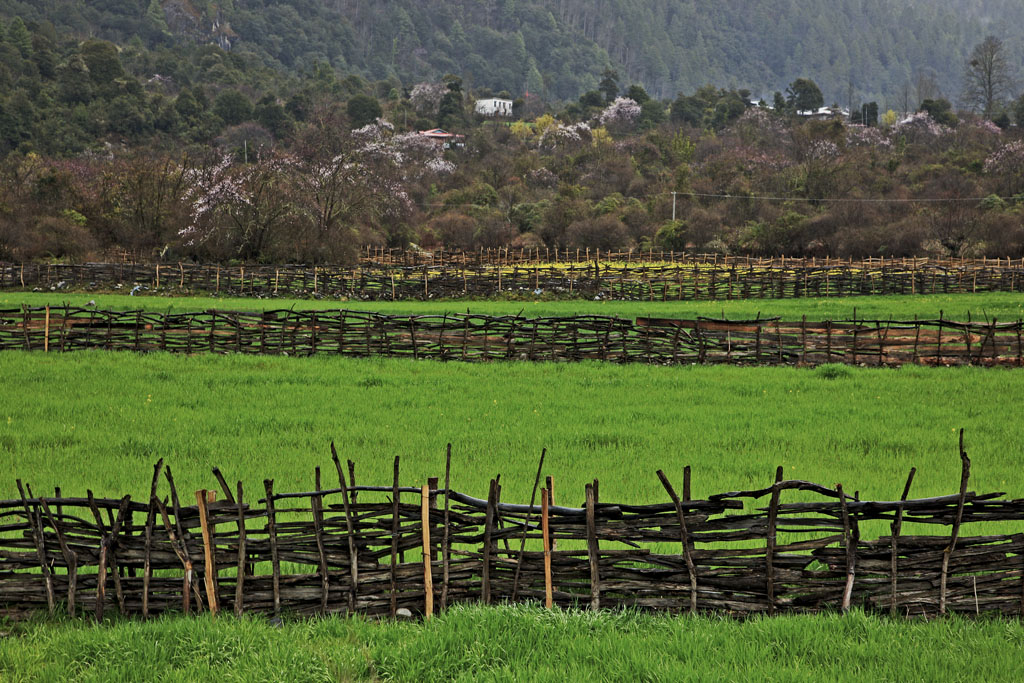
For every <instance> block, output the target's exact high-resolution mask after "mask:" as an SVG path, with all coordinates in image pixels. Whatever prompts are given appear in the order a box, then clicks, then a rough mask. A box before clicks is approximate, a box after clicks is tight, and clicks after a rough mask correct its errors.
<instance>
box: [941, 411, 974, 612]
mask: <svg viewBox="0 0 1024 683" xmlns="http://www.w3.org/2000/svg"><path fill="white" fill-rule="evenodd" d="M970 476H971V459H970V458H968V457H967V452H966V451H964V430H963V429H961V430H960V495H959V496H958V497H957V503H956V517H955V519H954V520H953V530H952V532H951V534H950V538H949V545H948V546H946V548H945V550H943V551H942V573H941V574H940V576H939V614H945V613H946V580H947V578H948V576H949V558H950V556H952V554H953V551H954V550H956V542H957V538H958V537H959V536H960V522H961V520H962V519H963V516H964V503H965V502H966V499H967V480H968V479H969V478H970Z"/></svg>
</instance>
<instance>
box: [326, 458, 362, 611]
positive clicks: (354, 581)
mask: <svg viewBox="0 0 1024 683" xmlns="http://www.w3.org/2000/svg"><path fill="white" fill-rule="evenodd" d="M331 459H332V460H334V468H335V469H336V470H338V483H339V484H340V485H341V503H342V505H343V506H344V508H345V532H346V535H347V536H348V572H349V577H348V578H349V593H348V612H349V614H353V613H354V612H355V611H356V599H357V593H358V589H359V554H358V550H357V549H356V541H355V532H354V530H353V528H352V509H351V506H350V505H349V500H348V487H347V486H346V485H345V474H344V473H343V472H342V471H341V460H339V459H338V451H337V450H336V449H335V448H334V442H333V441H332V442H331ZM349 464H350V465H351V464H352V461H351V460H349ZM354 480H355V477H353V481H354ZM354 504H355V493H353V494H352V505H354Z"/></svg>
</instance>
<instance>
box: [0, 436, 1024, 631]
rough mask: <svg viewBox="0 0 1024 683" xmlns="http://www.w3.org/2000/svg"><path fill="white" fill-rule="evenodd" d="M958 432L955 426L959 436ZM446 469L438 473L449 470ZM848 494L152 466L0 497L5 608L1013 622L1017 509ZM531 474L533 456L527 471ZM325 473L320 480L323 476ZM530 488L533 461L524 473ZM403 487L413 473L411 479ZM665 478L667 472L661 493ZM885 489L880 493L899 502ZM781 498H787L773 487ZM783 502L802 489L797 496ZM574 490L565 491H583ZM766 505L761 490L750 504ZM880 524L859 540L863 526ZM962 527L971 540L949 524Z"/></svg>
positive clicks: (1019, 551)
mask: <svg viewBox="0 0 1024 683" xmlns="http://www.w3.org/2000/svg"><path fill="white" fill-rule="evenodd" d="M961 444H962V435H961ZM448 462H449V465H447V466H446V469H445V478H446V480H448V479H449V477H450V450H449V461H448ZM961 465H962V474H961V478H960V488H959V491H958V492H957V493H954V494H952V495H946V496H938V497H931V498H917V499H913V498H909V495H908V494H909V491H910V489H911V484H912V481H913V478H914V471H913V470H911V472H910V476H909V477H908V479H907V482H906V485H905V487H904V488H903V493H902V497H900V498H899V499H894V500H891V501H862V500H859V499H858V498H857V496H856V495H854V496H851V495H849V494H848V493H844V491H843V487H842V486H841V485H837V486H835V487H834V488H833V487H825V486H820V485H817V484H813V483H810V482H806V481H797V480H783V479H782V468H779V470H778V472H777V473H776V478H775V481H774V483H771V484H769V485H768V486H766V487H765V488H763V489H760V490H754V491H731V492H724V493H720V494H717V495H711V496H709V497H708V498H707V499H704V500H694V499H691V496H690V474H689V473H690V470H689V468H688V467H687V468H685V469H684V471H683V477H682V482H681V483H682V487H681V489H680V491H679V492H677V491H676V489H675V487H674V486H673V484H672V483H671V481H670V477H669V476H667V475H665V474H664V473H663V472H661V471H659V472H657V476H658V477H659V478H660V480H661V483H662V485H663V488H664V490H665V499H664V501H663V502H660V503H654V504H645V505H636V504H628V503H621V502H606V501H604V500H602V499H601V498H600V496H599V489H598V484H599V482H598V481H596V480H595V481H594V482H593V483H592V484H588V485H587V486H586V487H585V490H584V491H579V492H575V493H573V494H568V495H567V494H564V493H562V494H560V495H561V496H562V497H565V498H571V499H572V501H569V500H566V501H561V502H574V503H577V505H578V506H577V505H573V506H568V507H567V506H562V505H557V504H556V503H555V499H554V492H553V491H554V482H553V480H552V478H551V477H547V478H546V479H545V482H544V486H543V488H541V489H540V491H539V492H538V491H537V489H536V486H535V488H534V497H533V500H531V502H530V503H529V504H509V503H506V502H503V501H502V497H501V485H500V484H499V483H498V482H499V480H498V479H497V478H495V479H493V480H491V483H490V486H489V489H488V492H487V494H486V498H476V497H472V496H468V495H465V494H461V493H458V492H456V491H455V490H453V489H452V488H451V487H450V485H449V486H444V487H441V486H439V485H438V479H429V480H428V481H427V482H424V483H423V485H422V486H408V484H409V483H410V482H405V484H406V485H404V486H399V480H400V476H399V459H398V458H395V463H394V478H393V480H392V482H391V484H390V485H384V486H357V485H356V483H355V466H354V464H353V463H352V462H351V461H349V463H348V469H347V473H346V470H345V469H344V468H343V466H342V464H341V462H340V460H338V459H337V456H335V459H334V467H333V468H332V475H331V479H332V480H333V482H336V485H335V484H333V483H332V484H327V485H326V486H325V484H324V482H322V481H321V477H320V470H319V468H317V469H316V471H315V473H312V474H313V477H312V482H311V483H313V484H314V485H315V486H314V489H313V490H311V491H308V492H296V493H280V492H277V491H275V489H274V482H273V481H272V480H266V481H265V482H264V486H263V490H261V491H258V492H255V493H254V492H251V491H244V490H243V486H242V484H241V482H239V483H238V484H236V486H234V487H229V486H228V484H227V482H226V480H225V478H224V476H223V475H222V474H221V472H220V471H219V470H217V469H214V471H213V473H214V475H215V477H216V482H217V483H218V484H219V486H218V488H219V494H218V492H217V491H214V490H213V489H210V490H201V491H197V492H195V497H194V498H191V497H183V496H181V495H179V492H178V490H177V489H176V488H175V485H174V479H173V477H172V476H171V471H170V468H169V467H167V468H164V467H163V463H162V461H161V462H158V463H157V464H156V466H155V467H154V470H153V478H152V483H151V487H150V496H149V498H148V500H142V501H135V500H132V499H131V497H130V496H123V497H120V498H97V497H94V495H93V494H92V492H91V491H90V492H88V494H87V496H86V497H84V498H72V497H65V496H62V495H61V493H60V490H59V489H58V490H57V491H56V492H55V493H54V495H53V496H52V497H51V496H41V495H39V494H38V493H37V492H33V491H32V489H31V487H30V486H22V483H21V481H18V488H19V491H20V493H21V496H20V498H19V499H15V500H6V501H0V528H2V530H3V533H2V534H0V614H4V615H6V616H10V617H22V616H25V615H27V614H30V613H32V612H37V611H42V610H49V611H50V612H51V613H54V612H57V611H67V612H68V613H70V614H72V615H74V614H76V611H78V612H79V613H81V612H86V613H92V614H94V615H95V616H96V617H97V618H102V616H103V614H104V613H105V612H106V611H114V610H116V611H117V612H119V613H120V614H124V615H140V616H143V617H148V616H152V615H155V614H157V613H161V612H166V611H180V612H185V613H189V612H198V611H212V612H214V613H216V612H217V611H231V612H234V613H235V614H239V615H240V614H243V613H264V614H281V613H293V614H319V613H344V614H351V613H359V614H365V615H371V616H387V615H390V616H395V615H396V614H398V613H399V610H402V609H405V610H408V611H409V612H410V613H413V614H420V615H424V616H426V617H428V618H429V616H430V615H431V614H433V613H434V612H435V610H436V609H438V608H440V609H443V608H445V607H447V606H449V605H452V604H456V603H467V602H483V603H498V602H523V601H531V602H541V603H544V604H545V605H547V606H552V605H560V606H563V607H589V608H590V609H594V610H597V609H606V608H619V607H635V608H640V609H647V610H659V611H668V612H683V611H690V612H720V613H727V614H735V615H745V614H777V613H791V612H819V611H829V610H835V611H840V610H843V611H845V610H847V609H850V608H851V607H862V608H865V609H868V610H876V611H889V612H892V613H894V614H899V615H911V616H917V615H929V616H930V615H936V614H943V613H947V612H959V613H966V614H978V613H989V612H995V613H1002V614H1007V615H1021V614H1022V613H1024V535H1022V534H1021V533H1019V532H1018V533H1012V534H1005V533H992V526H993V525H994V524H1000V525H1001V527H1000V528H1001V529H1005V528H1006V526H1007V524H1006V523H1007V522H1012V524H1011V525H1010V526H1011V527H1012V526H1014V525H1017V526H1019V525H1020V523H1021V522H1022V520H1024V500H1010V499H1006V498H1003V497H1002V496H1003V494H1000V493H990V494H984V495H982V494H976V493H974V492H971V491H969V490H968V479H969V476H970V459H969V458H968V457H967V454H966V453H965V452H964V451H963V447H962V445H961ZM542 467H543V458H542V461H541V468H542ZM334 472H336V473H337V478H335V477H334V476H333V475H334ZM540 481H541V478H540V471H539V472H538V482H540ZM417 483H419V482H417ZM678 483H679V482H678V481H677V484H678ZM896 493H897V492H896V491H894V495H895V494H896ZM786 498H788V499H789V500H788V501H786V502H784V499H786ZM793 498H798V499H799V500H793ZM579 501H582V503H579ZM758 501H761V502H758ZM869 523H871V524H873V526H874V527H875V528H877V527H879V526H880V524H881V525H883V526H884V527H886V528H887V529H888V531H889V533H888V534H886V535H883V536H879V537H877V538H867V537H866V535H865V534H862V533H861V528H862V526H863V525H865V524H869ZM967 524H970V525H972V528H976V529H977V530H978V532H979V533H981V532H985V531H987V532H989V533H987V534H985V535H976V536H968V535H966V534H963V533H962V531H963V528H964V525H967Z"/></svg>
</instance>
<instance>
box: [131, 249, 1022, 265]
mask: <svg viewBox="0 0 1024 683" xmlns="http://www.w3.org/2000/svg"><path fill="white" fill-rule="evenodd" d="M120 260H121V261H124V262H126V263H127V262H129V261H131V260H132V259H131V258H128V257H127V255H125V257H124V258H121V259H120ZM593 261H609V262H615V263H638V264H640V263H651V264H655V263H678V264H693V263H701V264H711V265H724V266H729V265H737V266H743V267H746V266H751V265H753V266H758V267H776V268H778V267H781V268H787V267H790V268H793V267H799V266H812V267H839V266H847V267H850V268H861V269H865V268H866V269H869V270H870V269H874V268H881V267H900V268H904V269H906V268H914V267H922V266H926V265H932V266H941V267H944V268H963V267H967V266H971V267H978V266H995V267H999V266H1006V267H1011V266H1014V265H1017V266H1022V267H1024V259H1020V258H1018V259H1011V258H1009V257H1004V258H970V259H969V258H966V257H956V258H954V257H946V258H933V257H906V256H900V257H896V256H890V257H888V258H886V257H867V258H862V259H853V258H837V257H817V256H808V257H793V256H785V255H782V256H770V257H758V256H729V255H725V254H699V253H693V252H687V251H671V250H665V249H654V248H648V249H612V250H607V249H605V250H601V249H579V248H572V249H570V248H561V247H559V248H557V249H553V248H548V247H532V248H526V247H519V248H516V247H495V248H488V249H484V248H482V247H481V248H479V249H477V250H475V251H473V250H471V251H464V250H460V249H454V250H452V249H433V250H424V249H419V250H410V249H392V248H387V247H374V246H366V247H363V248H362V249H361V250H360V252H359V262H360V263H366V264H381V265H396V266H422V265H431V266H435V265H443V264H445V263H449V264H453V263H468V264H477V265H492V266H510V265H514V264H520V265H529V264H538V263H540V264H545V263H554V262H557V263H591V262H593Z"/></svg>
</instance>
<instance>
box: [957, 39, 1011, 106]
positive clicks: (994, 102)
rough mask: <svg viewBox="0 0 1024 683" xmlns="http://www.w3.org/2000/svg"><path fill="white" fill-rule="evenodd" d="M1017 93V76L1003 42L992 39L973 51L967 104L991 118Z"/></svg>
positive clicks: (966, 71)
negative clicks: (1004, 101) (1014, 90)
mask: <svg viewBox="0 0 1024 683" xmlns="http://www.w3.org/2000/svg"><path fill="white" fill-rule="evenodd" d="M1012 90H1013V74H1012V73H1011V71H1010V63H1009V61H1008V60H1007V59H1006V48H1005V47H1004V46H1003V41H1001V40H999V39H998V38H995V37H993V36H989V37H988V38H985V40H983V41H981V42H980V43H979V44H978V45H977V46H976V47H975V48H974V50H973V51H972V52H971V56H970V57H969V58H968V60H967V64H966V65H964V90H963V95H962V98H963V102H964V104H965V105H967V106H968V107H970V108H971V109H972V110H973V111H977V110H978V109H980V110H981V111H982V113H983V114H984V115H985V116H991V115H992V113H993V112H994V111H995V110H996V108H997V107H998V105H999V104H1000V103H1001V102H1002V101H1003V100H1004V99H1005V98H1006V97H1007V96H1009V95H1010V93H1011V92H1012Z"/></svg>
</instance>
